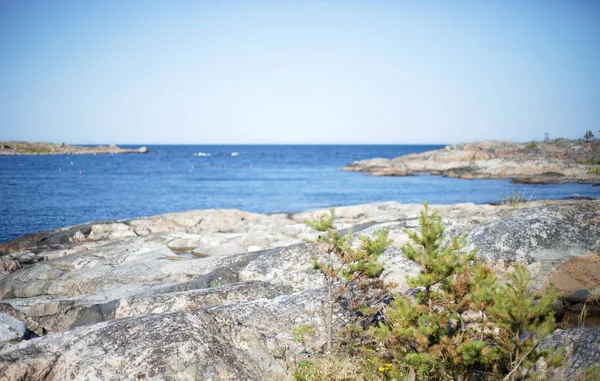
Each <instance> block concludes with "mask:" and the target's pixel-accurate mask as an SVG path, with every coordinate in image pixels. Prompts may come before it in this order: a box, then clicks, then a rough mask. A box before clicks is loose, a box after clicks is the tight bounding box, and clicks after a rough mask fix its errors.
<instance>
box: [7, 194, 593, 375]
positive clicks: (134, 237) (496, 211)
mask: <svg viewBox="0 0 600 381" xmlns="http://www.w3.org/2000/svg"><path fill="white" fill-rule="evenodd" d="M421 208H422V205H406V204H399V203H397V202H385V203H375V204H368V205H359V206H350V207H340V208H337V215H338V220H337V224H338V227H339V228H340V229H347V228H350V227H352V228H353V229H354V231H355V232H357V233H358V234H364V235H366V236H372V235H373V234H374V232H375V231H376V230H378V229H380V228H382V227H385V228H387V229H389V236H390V238H391V239H392V240H393V245H392V247H391V248H388V249H387V250H386V251H385V252H384V254H383V255H382V257H381V258H380V260H381V261H382V262H384V263H385V272H384V274H385V276H386V278H387V279H388V280H390V281H393V282H394V283H396V285H397V286H396V291H398V292H404V291H406V290H407V289H408V285H407V284H406V281H405V276H406V275H409V274H415V273H416V272H417V271H418V268H417V267H416V265H415V263H413V262H411V261H409V260H407V259H404V258H403V257H402V256H401V255H400V250H399V248H398V247H399V246H400V245H402V244H403V243H405V242H407V240H408V236H407V229H408V231H414V230H415V229H416V228H417V218H416V217H417V214H418V212H419V210H421ZM432 208H433V209H436V210H438V211H439V212H440V214H441V215H442V216H443V221H444V223H445V225H446V227H447V230H446V234H447V235H458V234H465V235H466V237H467V243H468V248H478V250H479V251H478V256H479V257H480V258H482V259H483V260H485V261H487V262H488V263H490V264H491V265H492V266H494V268H496V269H497V270H498V271H499V273H500V274H502V273H503V272H506V271H507V269H508V267H509V265H510V264H511V263H514V262H520V263H523V264H525V265H526V266H527V267H528V268H529V270H530V271H531V273H532V275H533V280H534V282H533V287H534V288H536V287H542V286H543V285H545V284H548V282H554V284H555V285H556V288H557V290H558V291H559V292H560V294H561V297H562V299H561V300H560V301H559V303H558V305H557V307H556V308H557V315H558V316H560V318H561V319H562V323H560V324H561V325H560V327H561V328H562V329H557V330H555V331H554V333H553V334H552V335H551V336H550V337H549V338H548V339H547V343H546V344H548V343H550V344H556V345H558V346H560V347H562V348H563V349H564V351H565V355H566V356H567V358H568V364H569V365H568V366H566V367H563V368H562V369H561V371H560V372H559V374H555V375H554V377H555V379H575V377H579V376H582V375H583V374H584V373H585V369H587V368H588V367H590V366H591V365H594V364H598V363H600V328H598V325H597V322H598V317H599V316H600V306H599V305H598V297H599V296H600V201H599V200H592V201H586V200H576V201H537V202H530V203H526V204H524V205H522V206H520V207H511V206H506V205H498V206H492V205H475V204H471V203H466V204H457V205H434V206H432ZM322 212H323V211H309V212H303V213H291V214H270V215H264V214H255V213H248V212H243V211H239V210H199V211H190V212H182V213H173V214H165V215H158V216H154V217H144V218H137V219H132V220H122V221H114V220H111V221H99V222H93V223H87V224H81V225H77V226H72V227H66V228H61V229H56V230H52V231H46V232H40V233H36V234H31V235H27V236H24V237H21V238H18V239H16V240H13V241H9V242H5V243H2V244H0V271H2V274H1V275H0V299H1V300H0V379H1V380H39V379H45V380H64V379H77V380H96V379H119V380H159V379H160V380H162V379H186V380H187V379H189V380H200V379H202V380H265V379H274V380H281V379H286V378H285V377H286V374H287V373H288V371H289V369H291V367H292V366H293V364H294V363H295V362H296V361H297V360H298V361H299V360H301V359H302V358H306V357H307V356H310V355H311V354H312V353H315V351H318V350H319V349H320V348H322V346H323V344H324V342H323V337H324V334H323V333H324V325H323V319H322V316H323V315H322V309H323V300H324V298H325V294H324V291H323V285H324V282H323V278H322V276H321V275H320V274H319V273H318V272H316V271H315V270H311V269H309V267H310V265H309V263H310V260H311V257H312V256H313V255H314V254H315V253H316V250H317V249H316V248H315V247H314V246H312V245H310V244H307V243H303V239H305V238H314V237H315V236H316V233H315V232H314V231H312V230H311V229H309V228H308V227H307V226H306V225H305V224H303V222H302V221H303V220H304V219H305V218H307V217H316V216H318V215H319V214H320V213H322ZM582 311H587V312H586V313H585V314H583V315H584V316H583V321H582V320H581V316H582ZM341 313H343V311H341ZM336 316H337V315H336ZM578 319H579V320H578ZM576 322H579V324H577V323H576ZM588 323H589V324H588ZM306 324H311V325H312V326H313V327H314V329H315V330H316V334H315V335H313V336H312V338H311V339H307V340H296V339H295V337H294V335H293V333H292V332H293V330H294V329H295V328H297V327H299V326H302V325H306ZM38 336H40V337H38Z"/></svg>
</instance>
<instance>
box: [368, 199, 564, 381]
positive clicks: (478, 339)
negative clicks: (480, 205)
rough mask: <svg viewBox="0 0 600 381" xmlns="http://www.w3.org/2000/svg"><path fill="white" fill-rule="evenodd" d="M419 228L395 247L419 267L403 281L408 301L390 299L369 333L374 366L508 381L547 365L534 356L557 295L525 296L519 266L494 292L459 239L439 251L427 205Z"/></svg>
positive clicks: (416, 374) (439, 227)
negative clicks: (538, 363) (409, 289)
mask: <svg viewBox="0 0 600 381" xmlns="http://www.w3.org/2000/svg"><path fill="white" fill-rule="evenodd" d="M419 224H420V231H419V232H418V233H413V232H408V235H409V238H410V240H411V241H412V242H411V243H409V244H407V245H405V246H404V247H402V253H403V255H404V257H406V258H407V259H410V260H413V261H415V262H416V263H417V264H419V265H420V266H421V272H420V273H419V274H418V275H417V276H415V277H408V278H407V280H408V282H409V285H410V286H411V287H413V289H414V290H415V292H414V296H413V297H410V296H408V295H397V296H396V297H395V299H394V301H393V302H392V303H391V304H390V305H389V306H388V307H386V308H385V310H384V316H385V319H384V322H382V323H380V324H379V326H378V327H376V328H373V329H372V330H371V332H372V334H373V335H374V337H375V338H376V339H377V343H378V345H377V346H374V347H373V348H372V351H373V352H372V353H373V355H374V356H375V357H377V361H378V362H379V363H380V364H385V363H389V364H392V368H394V369H397V370H398V371H402V370H404V371H405V372H406V371H408V372H409V373H410V374H411V375H412V378H417V379H427V380H456V379H461V380H470V379H494V378H497V376H499V375H505V376H506V377H507V379H511V380H512V379H516V377H517V376H521V370H522V369H530V368H532V367H533V364H535V362H536V361H537V360H538V359H539V358H540V357H546V358H547V359H548V361H547V364H549V365H554V364H555V363H556V362H557V361H558V360H559V358H558V357H555V358H552V357H551V356H550V352H539V351H537V350H536V349H537V345H538V343H539V341H540V339H541V338H542V337H544V336H545V335H546V334H547V333H548V332H549V331H550V330H551V329H552V328H553V327H554V315H553V310H552V307H551V304H552V303H553V302H554V301H555V300H556V299H557V298H558V294H557V293H556V292H555V291H554V290H553V289H552V288H548V289H546V290H545V291H544V292H542V293H541V294H539V295H534V294H531V293H529V292H528V291H527V284H528V282H529V280H530V278H529V273H528V272H527V269H526V268H525V267H524V266H519V265H517V266H515V271H514V273H513V274H511V275H510V282H509V283H508V284H506V285H502V286H499V285H498V284H497V282H496V275H495V274H494V272H493V271H492V270H490V269H489V268H488V267H486V266H484V265H482V264H481V263H479V262H477V261H476V259H475V252H474V251H464V248H465V238H464V237H453V238H451V239H450V241H449V243H448V244H447V245H445V246H444V245H443V244H442V242H443V232H444V225H443V223H442V221H441V218H440V216H439V215H438V214H437V213H435V212H434V213H432V214H429V210H428V207H427V204H425V209H424V210H423V211H422V212H421V214H420V216H419ZM550 360H552V361H550Z"/></svg>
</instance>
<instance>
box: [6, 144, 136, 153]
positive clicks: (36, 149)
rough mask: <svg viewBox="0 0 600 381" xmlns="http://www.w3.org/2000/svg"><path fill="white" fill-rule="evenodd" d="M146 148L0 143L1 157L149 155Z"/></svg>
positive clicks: (112, 145)
mask: <svg viewBox="0 0 600 381" xmlns="http://www.w3.org/2000/svg"><path fill="white" fill-rule="evenodd" d="M147 152H148V149H147V148H146V147H140V148H137V149H132V148H120V147H117V146H116V145H114V144H111V145H108V146H95V147H89V146H72V145H66V144H64V143H63V144H54V143H46V142H15V141H11V142H0V156H2V155H4V156H13V155H65V154H67V155H95V154H119V153H147Z"/></svg>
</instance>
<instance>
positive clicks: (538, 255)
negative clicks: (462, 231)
mask: <svg viewBox="0 0 600 381" xmlns="http://www.w3.org/2000/svg"><path fill="white" fill-rule="evenodd" d="M511 214H512V215H510V216H508V217H506V218H503V219H501V220H498V221H493V222H490V223H488V224H485V225H483V226H479V227H476V228H474V229H472V230H471V231H469V232H468V237H467V241H468V243H469V249H472V248H477V249H478V251H479V255H480V256H481V257H483V258H485V259H487V260H490V261H494V262H497V261H507V262H512V261H519V262H524V263H527V264H530V263H533V262H554V263H562V262H564V261H566V260H567V259H569V258H570V257H576V256H581V255H584V254H585V253H586V252H588V251H589V250H590V249H591V248H592V247H593V246H594V244H595V243H596V241H597V240H598V239H600V224H598V223H593V222H591V221H592V220H594V219H595V218H597V217H598V216H600V202H598V201H590V202H586V203H572V204H559V205H549V206H537V207H532V208H523V209H514V210H512V211H511Z"/></svg>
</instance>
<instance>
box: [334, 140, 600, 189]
mask: <svg viewBox="0 0 600 381" xmlns="http://www.w3.org/2000/svg"><path fill="white" fill-rule="evenodd" d="M341 170H342V171H355V172H367V173H370V174H371V175H374V176H408V175H411V174H415V173H424V172H426V173H430V174H434V175H442V176H446V177H458V178H461V179H512V181H513V182H515V183H531V184H551V183H552V184H555V183H568V182H577V183H594V184H598V183H600V140H596V141H590V142H587V141H579V140H577V141H576V140H568V139H555V140H549V141H546V142H530V143H513V142H508V141H484V142H477V143H467V144H456V145H449V146H446V147H445V148H442V149H438V150H435V151H428V152H423V153H418V154H410V155H406V156H400V157H397V158H395V159H382V158H375V159H369V160H361V161H356V162H354V163H352V164H350V165H348V166H346V167H344V168H341Z"/></svg>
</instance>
